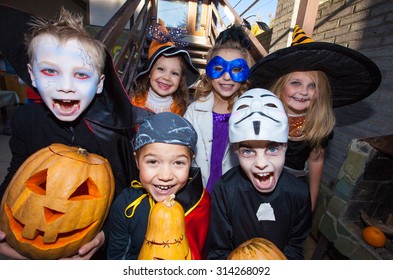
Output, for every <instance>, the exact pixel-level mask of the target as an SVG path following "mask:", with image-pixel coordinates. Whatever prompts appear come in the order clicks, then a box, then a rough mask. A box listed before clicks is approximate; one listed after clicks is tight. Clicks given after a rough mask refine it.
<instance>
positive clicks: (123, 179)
mask: <svg viewBox="0 0 393 280" xmlns="http://www.w3.org/2000/svg"><path fill="white" fill-rule="evenodd" d="M34 18H36V16H34V15H32V14H30V13H27V12H24V11H21V10H19V9H15V8H13V7H10V6H6V5H0V34H1V36H2V39H1V40H0V51H1V52H2V54H3V56H5V58H6V59H7V61H8V62H9V63H10V64H11V66H12V67H13V68H14V70H15V71H16V73H17V75H18V76H19V77H20V78H21V79H22V80H23V81H24V82H25V83H26V84H27V85H28V86H30V87H31V88H32V89H34V90H35V91H37V90H36V89H35V88H34V87H33V86H32V82H31V79H30V76H29V73H28V70H27V64H28V62H29V59H28V56H27V50H26V47H25V45H24V34H25V33H26V32H28V31H29V29H30V26H29V23H30V22H31V21H32V20H33V19H34ZM104 75H105V81H104V89H103V92H102V93H101V94H99V95H96V97H95V98H94V100H93V101H92V103H91V104H90V106H89V107H88V108H87V109H86V111H85V112H84V113H83V114H82V115H81V118H83V120H84V122H85V123H86V124H87V126H88V127H89V129H90V130H91V131H92V132H93V134H94V137H95V139H96V140H97V143H98V145H99V147H100V149H101V155H102V156H104V157H105V158H107V159H108V161H109V162H110V163H111V166H112V169H116V170H114V173H116V174H121V176H120V175H118V176H117V177H116V175H115V177H116V186H117V193H118V192H119V189H118V187H119V185H121V186H122V187H127V186H129V185H130V182H131V180H132V179H135V178H138V177H137V176H138V175H137V169H136V166H135V161H134V158H133V149H132V142H131V141H132V139H133V136H134V133H135V126H136V125H137V124H138V123H140V122H141V121H142V120H143V119H144V118H145V117H146V116H148V115H150V114H152V112H150V111H147V110H144V109H142V108H139V107H136V106H133V105H132V104H131V101H130V98H129V96H128V95H127V93H126V90H125V89H124V87H123V85H122V83H121V81H120V79H119V77H118V75H117V72H116V70H115V67H114V65H113V61H112V57H111V55H110V53H109V52H108V51H107V50H106V60H105V67H104ZM36 121H37V122H45V121H46V119H40V120H36ZM127 146H128V147H129V149H126V150H125V149H124V147H127ZM119 147H122V148H119Z"/></svg>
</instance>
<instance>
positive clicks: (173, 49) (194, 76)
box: [135, 19, 199, 87]
mask: <svg viewBox="0 0 393 280" xmlns="http://www.w3.org/2000/svg"><path fill="white" fill-rule="evenodd" d="M178 34H179V35H181V32H178ZM148 37H149V38H151V40H152V41H151V43H150V46H149V50H148V61H147V62H146V63H145V64H144V65H143V66H142V67H141V69H139V71H138V73H137V75H136V77H135V80H138V79H140V78H141V77H142V76H145V75H147V74H148V73H149V72H150V70H151V68H152V67H153V65H154V63H155V62H156V61H157V59H158V58H159V57H160V56H162V55H163V56H166V57H171V56H181V57H182V58H183V60H184V62H185V65H186V68H187V73H186V74H187V85H188V87H191V86H192V85H193V84H194V83H195V82H196V81H197V80H198V78H199V70H198V69H197V68H196V67H195V66H194V65H193V63H192V60H191V57H190V54H189V53H188V52H187V51H186V50H184V49H182V48H180V47H178V46H184V42H181V41H179V40H177V39H176V38H175V37H176V36H174V35H173V34H171V32H169V31H168V30H167V28H166V27H165V24H164V22H163V21H162V20H161V19H159V21H158V24H157V26H155V27H151V28H150V34H149V36H148Z"/></svg>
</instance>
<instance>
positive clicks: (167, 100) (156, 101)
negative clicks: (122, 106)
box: [132, 20, 199, 116]
mask: <svg viewBox="0 0 393 280" xmlns="http://www.w3.org/2000/svg"><path fill="white" fill-rule="evenodd" d="M177 34H180V33H177ZM149 37H150V38H152V42H151V44H150V47H149V51H148V59H149V60H148V61H147V62H146V63H145V64H144V65H143V67H142V68H141V69H140V70H139V71H138V73H137V75H136V77H135V80H136V82H135V86H134V89H133V93H132V103H133V104H134V105H136V106H139V107H143V108H148V109H150V110H152V111H153V112H155V113H159V112H172V113H176V114H178V115H180V116H183V114H184V112H185V111H186V108H187V105H188V100H189V97H188V95H189V92H188V87H190V86H192V85H193V84H194V83H195V81H196V80H197V79H198V77H199V70H198V69H196V68H195V67H194V65H193V64H192V61H191V57H190V55H189V54H188V52H187V51H186V50H183V49H180V48H178V47H176V46H175V43H177V41H176V40H175V39H174V36H171V35H170V33H169V32H168V30H167V29H166V28H165V26H164V23H163V22H162V21H161V20H160V21H159V24H158V26H157V27H155V28H151V31H150V36H149Z"/></svg>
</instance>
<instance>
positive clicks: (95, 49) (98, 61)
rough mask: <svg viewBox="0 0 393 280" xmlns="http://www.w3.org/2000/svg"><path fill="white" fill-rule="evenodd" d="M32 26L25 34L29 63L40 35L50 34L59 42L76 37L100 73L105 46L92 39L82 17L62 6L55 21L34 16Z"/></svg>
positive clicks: (103, 62)
mask: <svg viewBox="0 0 393 280" xmlns="http://www.w3.org/2000/svg"><path fill="white" fill-rule="evenodd" d="M30 25H31V26H32V27H31V29H30V32H29V33H28V34H26V35H25V45H26V46H27V54H28V56H29V61H30V63H32V62H33V59H34V52H35V50H36V47H37V40H38V38H40V37H41V36H44V35H50V36H53V37H55V38H57V39H58V40H59V42H60V43H61V44H64V43H66V42H67V41H69V40H70V39H76V40H78V42H79V43H80V44H81V45H82V47H83V48H84V49H85V50H88V51H89V55H90V56H91V61H92V62H93V63H94V65H93V66H94V67H96V68H97V70H98V72H99V73H100V74H101V73H102V72H103V70H104V66H105V55H106V54H105V46H104V45H103V44H102V43H101V42H100V41H98V40H96V39H94V38H93V37H92V36H91V35H90V34H89V33H87V31H86V30H85V29H84V27H83V17H82V16H81V15H77V14H72V13H71V12H69V11H68V10H66V9H64V8H62V9H61V10H60V13H59V17H58V19H57V20H56V21H50V20H44V19H40V18H35V20H34V21H33V22H31V23H30Z"/></svg>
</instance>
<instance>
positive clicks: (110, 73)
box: [0, 5, 150, 258]
mask: <svg viewBox="0 0 393 280" xmlns="http://www.w3.org/2000/svg"><path fill="white" fill-rule="evenodd" d="M10 22H12V23H13V25H12V28H9V23H10ZM82 24H83V21H82V18H81V17H79V16H76V15H72V14H71V13H70V12H68V11H66V10H64V9H63V10H62V11H61V12H60V16H59V18H58V19H57V20H56V21H49V20H46V19H43V18H36V17H34V16H33V15H31V14H29V13H26V12H23V11H20V10H17V9H14V8H11V7H8V6H3V5H0V29H1V34H2V36H3V40H1V42H0V50H1V52H2V53H3V54H4V55H5V56H6V57H7V59H8V60H9V61H10V63H11V64H12V65H13V66H14V69H15V70H16V71H17V73H18V76H19V77H21V79H22V80H23V81H24V82H26V84H27V85H28V86H30V87H31V88H33V89H34V90H36V91H37V92H38V93H39V94H40V97H41V98H42V101H43V102H40V103H36V102H32V103H31V104H26V105H25V106H22V107H19V108H18V111H17V112H16V113H15V114H14V116H13V118H12V120H11V125H12V135H11V138H10V148H11V152H12V159H11V163H10V167H9V168H8V174H7V175H6V178H5V180H4V182H3V183H2V185H1V189H0V191H1V196H2V195H3V193H4V190H5V189H6V187H7V186H8V183H9V182H10V180H11V179H12V177H13V175H14V174H15V172H16V171H17V170H18V168H19V167H20V166H21V164H22V163H23V162H24V161H25V160H26V159H27V158H28V157H29V156H30V155H32V154H34V153H35V152H36V151H38V150H40V149H41V148H44V147H47V146H49V145H51V144H53V143H62V144H65V145H71V146H80V147H82V148H84V149H86V150H87V151H88V152H90V153H95V154H99V155H102V156H103V157H105V158H107V159H108V161H109V162H110V164H111V167H112V170H113V174H114V177H115V183H116V193H120V192H121V188H122V187H123V186H125V185H129V184H130V183H131V178H135V177H136V176H137V169H136V167H135V163H134V161H133V160H132V157H133V151H132V148H131V147H130V145H129V141H130V140H131V139H132V137H133V135H132V133H133V131H134V126H135V124H136V122H137V120H136V118H134V116H140V117H142V118H143V117H144V116H146V115H147V114H150V113H148V112H147V111H145V110H142V109H140V108H136V107H133V106H132V105H131V102H130V99H129V98H128V96H127V94H126V92H125V90H124V88H123V87H122V85H121V82H120V80H119V78H118V76H117V74H116V72H115V70H114V69H113V63H112V60H111V57H110V55H109V54H108V52H107V51H106V50H105V47H104V46H103V45H102V43H100V42H99V41H97V40H95V39H94V38H93V37H91V36H90V35H89V34H88V33H87V32H86V31H85V30H84V29H83V25H82ZM25 36H26V37H25ZM25 40H26V47H27V51H26V48H25V46H24V41H25ZM10 42H12V43H10ZM104 79H105V83H104ZM134 113H135V115H133V114H134ZM1 235H2V237H3V236H4V234H3V233H1ZM97 237H99V239H94V240H93V241H91V243H88V244H86V245H85V246H83V247H82V248H81V250H80V251H79V254H80V255H78V256H75V258H79V257H81V258H90V257H91V256H92V254H93V253H94V252H95V251H97V249H98V248H99V247H100V246H102V244H103V241H104V234H103V232H100V233H99V235H98V236H97ZM3 249H4V250H3ZM0 252H1V253H2V254H5V255H11V256H12V257H18V256H17V255H15V254H14V253H15V252H12V248H9V246H7V243H5V242H0Z"/></svg>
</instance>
